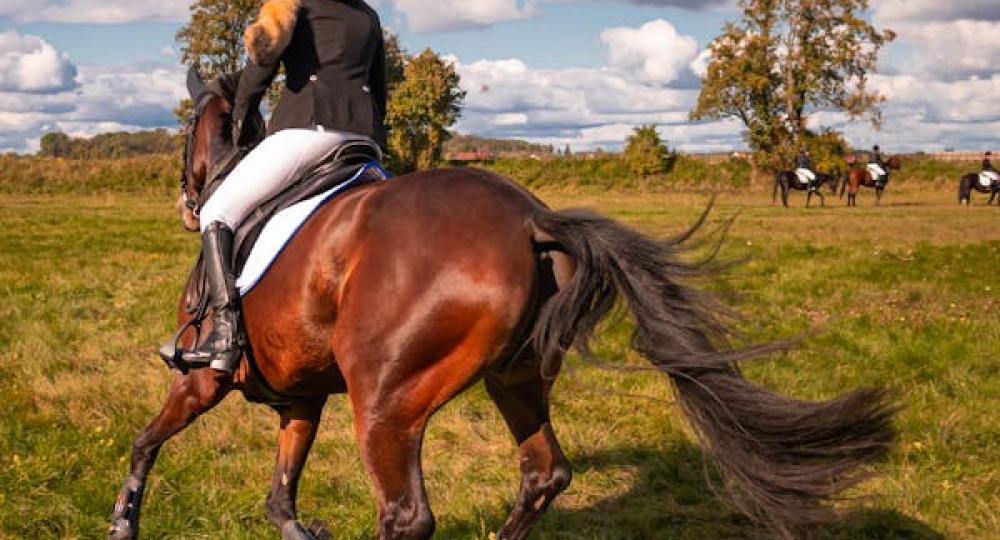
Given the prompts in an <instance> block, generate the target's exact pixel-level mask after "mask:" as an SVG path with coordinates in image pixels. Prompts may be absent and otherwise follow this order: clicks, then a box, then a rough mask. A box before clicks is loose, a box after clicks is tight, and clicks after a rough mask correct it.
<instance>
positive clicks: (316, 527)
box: [309, 519, 333, 540]
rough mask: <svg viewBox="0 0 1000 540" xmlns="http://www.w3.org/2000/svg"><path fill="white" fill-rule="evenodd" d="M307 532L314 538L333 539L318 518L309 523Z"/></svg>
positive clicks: (319, 539)
mask: <svg viewBox="0 0 1000 540" xmlns="http://www.w3.org/2000/svg"><path fill="white" fill-rule="evenodd" d="M309 532H310V533H312V535H313V536H314V537H316V540H333V535H332V534H330V532H329V531H327V530H326V525H324V524H323V522H322V521H320V520H318V519H314V520H313V521H312V523H310V524H309Z"/></svg>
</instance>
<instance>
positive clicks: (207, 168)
mask: <svg viewBox="0 0 1000 540" xmlns="http://www.w3.org/2000/svg"><path fill="white" fill-rule="evenodd" d="M239 75H240V74H239V73H236V74H233V75H225V76H223V77H220V78H219V79H218V80H216V81H213V82H212V83H211V84H210V85H206V84H205V82H204V81H203V80H202V78H201V75H200V74H199V73H198V71H197V70H196V69H195V68H191V69H190V70H189V71H188V80H187V87H188V92H189V93H190V95H191V99H192V101H194V118H193V120H192V121H190V122H189V123H188V125H187V126H186V127H185V128H184V131H185V135H186V137H187V139H186V143H185V145H184V165H183V168H182V170H181V182H180V190H181V192H180V196H179V197H178V199H177V210H178V212H179V213H180V216H181V221H183V223H184V228H186V229H187V230H189V231H197V230H199V227H200V221H199V212H200V211H201V208H202V206H203V205H204V204H205V201H206V199H207V196H206V195H207V193H206V192H207V191H208V189H209V188H210V186H208V184H209V183H210V182H213V181H214V180H216V177H217V176H218V175H219V173H220V171H218V170H217V169H218V167H219V166H220V164H223V163H224V160H226V158H227V157H228V156H231V155H232V154H233V150H234V149H235V144H233V141H232V111H233V98H234V96H235V94H236V86H237V84H238V82H239Z"/></svg>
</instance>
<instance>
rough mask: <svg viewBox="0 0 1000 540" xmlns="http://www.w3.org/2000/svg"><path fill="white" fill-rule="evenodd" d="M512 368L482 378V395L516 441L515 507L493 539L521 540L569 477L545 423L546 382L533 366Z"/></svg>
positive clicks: (525, 364)
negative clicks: (518, 468)
mask: <svg viewBox="0 0 1000 540" xmlns="http://www.w3.org/2000/svg"><path fill="white" fill-rule="evenodd" d="M512 365H513V366H518V368H517V369H516V370H514V371H509V370H502V371H495V372H492V373H490V374H488V375H487V376H486V390H487V391H488V392H489V394H490V397H492V398H493V401H494V402H495V403H496V405H497V407H498V408H499V409H500V412H501V413H502V414H503V417H504V420H506V422H507V426H508V427H509V428H510V431H511V433H512V434H513V435H514V438H515V439H516V440H517V444H518V457H519V458H520V464H521V488H520V490H519V492H518V495H517V502H516V503H515V504H514V509H513V510H512V511H511V514H510V517H509V518H507V522H506V523H505V524H504V525H503V527H502V528H501V529H500V533H499V534H498V535H497V538H498V540H518V539H521V538H525V537H526V536H527V535H528V532H529V531H530V529H531V527H532V526H534V525H535V523H536V522H537V521H538V519H539V518H540V517H541V515H542V514H543V513H544V512H545V510H546V509H548V507H549V505H550V504H551V503H552V501H553V499H555V498H556V496H557V495H559V493H560V492H562V491H563V490H565V489H566V488H567V487H568V486H569V483H570V479H571V477H572V472H571V469H570V464H569V461H568V460H567V459H566V456H565V455H564V454H563V452H562V449H561V448H560V447H559V442H558V441H557V440H556V436H555V433H554V432H553V430H552V424H551V423H550V421H549V391H550V390H551V388H552V381H547V380H544V379H543V378H542V376H541V373H540V371H539V367H538V363H537V362H523V361H520V360H519V361H516V362H514V363H513V364H512Z"/></svg>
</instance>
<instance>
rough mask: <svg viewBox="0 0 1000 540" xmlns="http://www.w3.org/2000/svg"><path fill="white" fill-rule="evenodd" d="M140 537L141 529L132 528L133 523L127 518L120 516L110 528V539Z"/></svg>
mask: <svg viewBox="0 0 1000 540" xmlns="http://www.w3.org/2000/svg"><path fill="white" fill-rule="evenodd" d="M136 538H139V531H138V530H136V529H133V528H132V524H131V523H129V521H128V520H127V519H125V518H120V519H117V520H115V521H113V522H112V523H111V529H110V530H108V539H109V540H135V539H136Z"/></svg>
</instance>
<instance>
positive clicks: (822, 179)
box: [771, 171, 839, 208]
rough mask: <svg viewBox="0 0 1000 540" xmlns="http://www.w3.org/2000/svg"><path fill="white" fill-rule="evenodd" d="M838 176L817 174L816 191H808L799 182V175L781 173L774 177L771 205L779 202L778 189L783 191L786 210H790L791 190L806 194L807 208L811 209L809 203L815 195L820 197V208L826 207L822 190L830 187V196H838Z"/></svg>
mask: <svg viewBox="0 0 1000 540" xmlns="http://www.w3.org/2000/svg"><path fill="white" fill-rule="evenodd" d="M838 176H839V175H838V174H825V173H816V181H815V182H813V187H814V188H815V189H808V188H807V187H806V186H805V185H804V184H802V182H799V178H798V175H796V174H795V172H793V171H781V172H778V173H776V174H775V175H774V190H773V191H772V192H771V204H775V203H776V202H777V201H778V189H781V202H782V204H784V206H785V208H788V194H789V192H791V190H793V189H795V190H798V191H805V192H806V208H809V202H810V201H812V196H813V193H815V194H816V195H817V196H819V201H820V206H826V197H824V196H823V193H822V192H820V188H822V187H823V185H829V186H830V194H831V195H836V194H837V184H838V183H839V181H838V180H837V177H838Z"/></svg>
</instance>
